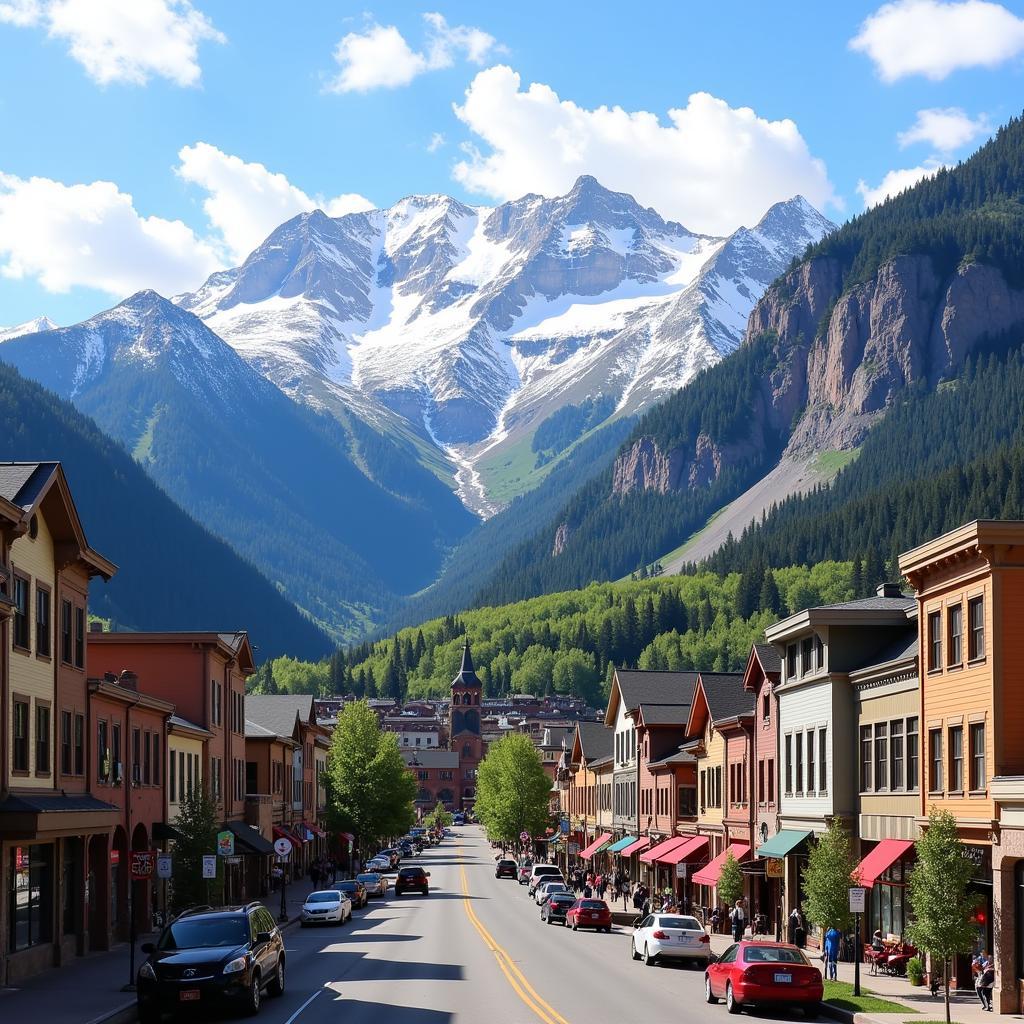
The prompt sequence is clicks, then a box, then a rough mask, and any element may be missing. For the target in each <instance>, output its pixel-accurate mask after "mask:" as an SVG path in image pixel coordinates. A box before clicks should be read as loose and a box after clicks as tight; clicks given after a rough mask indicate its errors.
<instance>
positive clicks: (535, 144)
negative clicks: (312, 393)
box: [0, 0, 1024, 325]
mask: <svg viewBox="0 0 1024 1024" xmlns="http://www.w3.org/2000/svg"><path fill="white" fill-rule="evenodd" d="M1022 7H1024V5H1021V4H1004V5H999V4H995V3H989V2H983V0H963V2H959V0H958V2H943V0H900V2H898V3H895V4H889V5H886V6H884V7H882V6H881V5H879V4H878V3H863V4H861V3H852V2H844V3H841V4H821V3H812V2H780V0H776V2H775V3H772V4H755V3H750V2H743V3H741V2H719V3H717V4H713V5H712V4H695V3H689V2H682V3H681V2H673V3H646V4H635V5H629V6H627V5H623V4H617V3H610V2H607V3H605V2H593V0H591V2H589V3H585V4H584V3H575V2H564V3H551V2H550V0H549V2H547V3H534V2H530V0H521V2H519V3H516V4H502V5H482V4H469V3H445V4H442V5H425V6H422V7H420V6H415V5H411V4H408V3H377V4H374V5H373V6H372V7H371V8H369V9H368V10H367V9H366V8H364V7H363V6H361V5H360V6H357V5H349V4H344V3H298V4H282V3H280V2H277V0H274V2H270V0H245V2H239V0H194V3H193V4H192V5H191V6H190V5H188V4H186V3H184V2H183V0H121V2H117V0H0V269H2V271H3V274H2V276H0V325H4V324H14V323H18V322H21V321H24V320H27V319H29V318H31V317H34V316H37V315H40V314H43V313H45V314H48V315H49V316H51V317H52V318H53V319H55V320H57V321H58V322H59V323H61V324H67V323H72V322H75V321H77V320H80V319H83V318H85V317H87V316H89V315H91V314H92V313H95V312H97V311H98V310H100V309H103V308H106V307H108V306H110V305H112V304H113V303H114V302H115V301H116V300H117V299H118V298H120V297H123V295H124V294H127V293H128V292H129V291H132V290H134V289H135V288H136V287H142V286H144V285H145V284H151V285H152V286H153V287H157V288H158V289H160V290H165V291H171V290H173V289H174V288H176V287H177V288H183V287H195V286H198V285H199V284H200V283H201V281H202V279H203V277H204V276H205V274H206V273H207V272H209V271H210V270H212V269H214V268H215V267H216V266H223V265H232V264H233V263H234V262H235V260H236V259H237V258H238V257H239V256H240V255H241V254H244V252H246V251H248V249H249V248H250V247H251V245H253V244H255V243H256V241H258V240H259V238H262V237H263V236H264V235H265V234H266V232H267V230H269V229H270V228H271V227H272V226H273V225H274V224H275V223H277V222H279V221H280V220H283V219H285V218H286V216H288V215H292V214H293V213H294V212H297V210H298V209H299V208H303V207H304V206H308V205H313V204H322V205H327V206H329V208H330V209H331V212H342V211H344V210H345V209H350V208H359V207H360V206H361V205H364V202H365V201H369V202H370V203H372V204H374V205H377V206H386V205H390V204H391V203H393V202H394V201H395V200H397V199H399V198H400V197H402V196H404V195H408V194H410V193H415V192H448V193H450V194H453V195H455V196H457V197H459V198H461V199H463V200H465V201H467V202H473V203H495V202H499V201H502V200H503V199H506V198H511V197H513V196H515V195H519V194H522V193H524V192H527V191H549V192H550V191H555V190H559V189H560V188H561V187H563V183H564V187H568V185H570V184H571V181H572V179H573V178H574V177H575V175H576V173H578V172H583V171H589V172H591V173H594V174H596V175H597V177H598V178H599V179H601V180H602V181H605V183H606V184H609V185H610V186H612V187H615V188H620V189H623V190H626V191H631V192H633V193H634V194H635V195H636V196H637V198H638V199H639V200H641V201H642V202H644V203H646V204H648V205H652V206H655V208H657V209H658V210H659V212H661V213H662V214H663V215H665V216H670V217H673V218H675V219H680V220H683V222H684V223H686V224H687V226H688V227H691V228H694V229H697V230H705V231H710V232H714V233H723V232H724V231H726V230H731V229H733V228H735V227H736V226H738V225H739V223H751V222H753V221H754V220H756V219H757V217H758V216H759V215H760V213H762V212H763V210H764V209H765V208H767V205H769V203H770V202H771V201H774V200H777V199H782V198H787V197H788V196H789V195H791V194H792V193H793V192H795V191H804V192H805V193H806V192H815V190H816V194H812V195H809V198H811V199H812V201H815V202H816V203H817V205H819V206H822V207H823V209H824V212H825V213H826V214H827V215H828V216H830V217H831V218H832V219H833V220H842V219H845V218H846V217H847V216H850V215H852V214H854V213H857V212H859V211H860V210H862V209H863V208H864V205H865V198H867V199H869V200H871V199H873V198H876V197H877V196H878V195H879V194H880V193H879V192H877V191H873V190H877V189H878V188H879V187H880V186H882V185H883V183H885V182H886V175H889V174H890V173H891V172H894V171H898V170H904V171H907V172H912V173H908V174H907V175H905V176H904V177H902V178H890V179H889V182H890V183H892V182H896V184H900V183H904V182H908V181H910V180H912V178H913V177H914V176H915V175H919V174H920V173H922V172H923V169H926V168H928V167H932V166H935V165H936V164H938V163H940V162H954V161H955V160H956V159H958V158H961V157H963V156H966V155H967V154H968V153H970V152H971V151H972V150H973V149H975V148H977V146H978V145H979V144H980V142H981V141H983V140H984V138H985V137H987V135H988V134H989V132H990V130H991V129H992V128H994V127H996V126H998V125H999V124H1000V123H1002V122H1004V121H1005V120H1007V119H1008V118H1009V117H1011V116H1014V115H1016V114H1017V113H1019V112H1020V103H1019V100H1018V99H1015V98H1017V97H1020V96H1021V88H1020V87H1021V73H1022V66H1024V63H1022V62H1024V9H1022ZM128 8H133V9H134V10H135V15H134V20H132V22H131V23H130V24H127V25H126V24H125V16H124V13H123V11H124V10H125V9H128ZM430 12H436V13H437V14H439V15H440V19H437V18H435V19H433V20H427V19H426V18H425V17H424V15H426V14H428V13H430ZM146 19H151V21H150V22H149V23H147V21H146ZM865 25H866V26H867V28H865ZM346 37H348V39H347V43H345V44H342V41H343V40H344V39H346ZM168 38H171V40H172V41H171V42H170V43H168V42H167V39H168ZM858 38H859V39H860V42H859V43H858V44H856V46H855V47H851V40H855V39H858ZM339 44H342V55H341V58H340V59H339V56H338V48H339ZM140 55H143V56H140ZM495 68H497V70H492V69H495ZM503 69H510V70H503ZM514 75H518V76H519V77H518V81H517V80H516V79H515V77H514ZM477 76H481V77H479V78H478V77H477ZM531 85H535V90H534V92H533V93H531V94H529V95H528V94H527V90H528V89H530V87H531ZM467 90H469V91H470V98H469V99H468V100H467ZM693 94H706V95H702V96H701V97H700V98H699V99H698V100H696V101H691V99H690V97H691V96H692V95H693ZM566 104H571V107H567V106H566ZM456 105H458V106H459V107H461V108H462V113H461V115H460V114H459V113H457V112H456V110H455V106H456ZM602 107H608V108H621V112H620V113H619V114H614V113H612V114H608V115H604V114H601V113H600V108H602ZM741 108H750V109H751V110H752V112H753V113H752V114H750V113H745V112H742V110H741ZM671 110H684V111H686V112H687V113H686V115H685V116H684V117H683V118H682V119H681V120H680V121H679V122H678V123H676V124H675V127H674V129H673V122H672V120H671V118H670V114H669V111H671ZM595 111H598V112H597V113H595ZM922 111H924V112H929V111H932V112H940V113H933V114H928V113H926V114H925V115H923V116H922V115H921V112H922ZM951 111H952V112H951ZM643 112H646V113H647V115H649V116H647V117H644V116H643ZM755 115H756V116H755ZM655 119H657V122H655ZM787 120H788V121H791V122H792V125H786V124H782V125H780V124H779V122H786V121H787ZM915 125H916V126H917V128H916V130H914V131H912V129H913V128H914V126H915ZM908 132H909V133H910V134H909V135H907V134H906V133H908ZM901 133H904V138H903V140H902V142H901V140H900V136H901ZM200 143H203V144H205V146H203V147H199V146H198V144H200ZM185 147H189V149H188V150H186V151H185V153H186V155H185V156H182V155H181V154H182V152H183V150H184V148H185ZM467 147H468V148H467ZM251 165H262V168H255V167H253V166H251ZM271 175H280V176H283V177H275V178H272V177H271ZM98 183H108V184H106V185H99V184H98ZM76 186H77V188H76ZM858 186H860V187H859V188H858ZM268 187H269V188H270V193H271V194H269V196H268V191H267V190H268ZM129 197H130V198H129ZM332 203H333V207H331V205H330V204H332ZM178 222H180V223H178Z"/></svg>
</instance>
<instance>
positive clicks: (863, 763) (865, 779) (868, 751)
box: [860, 725, 874, 793]
mask: <svg viewBox="0 0 1024 1024" xmlns="http://www.w3.org/2000/svg"><path fill="white" fill-rule="evenodd" d="M872 750H873V748H872V745H871V726H870V725H862V726H861V727H860V788H861V792H862V793H870V792H871V766H872V764H873V763H874V761H873V759H874V754H873V752H872Z"/></svg>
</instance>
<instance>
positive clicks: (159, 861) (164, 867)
mask: <svg viewBox="0 0 1024 1024" xmlns="http://www.w3.org/2000/svg"><path fill="white" fill-rule="evenodd" d="M171 863H172V862H171V855H170V854H169V853H158V854H157V855H156V877H157V878H170V877H171Z"/></svg>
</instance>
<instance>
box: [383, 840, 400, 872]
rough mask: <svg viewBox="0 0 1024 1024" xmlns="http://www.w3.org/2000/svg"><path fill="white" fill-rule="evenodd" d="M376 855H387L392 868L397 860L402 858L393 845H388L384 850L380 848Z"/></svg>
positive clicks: (395, 865) (395, 866)
mask: <svg viewBox="0 0 1024 1024" xmlns="http://www.w3.org/2000/svg"><path fill="white" fill-rule="evenodd" d="M377 856H378V857H387V859H388V862H389V863H390V865H391V868H392V870H394V869H395V868H397V867H398V863H399V861H400V860H401V859H402V855H401V853H399V851H398V850H396V849H395V847H393V846H389V847H388V848H387V849H386V850H381V851H380V853H378V854H377Z"/></svg>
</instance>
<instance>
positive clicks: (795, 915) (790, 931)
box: [786, 907, 800, 946]
mask: <svg viewBox="0 0 1024 1024" xmlns="http://www.w3.org/2000/svg"><path fill="white" fill-rule="evenodd" d="M799 927H800V911H799V910H797V909H796V907H794V908H793V909H792V910H791V911H790V912H789V917H788V918H787V919H786V937H787V938H788V939H789V944H790V945H791V946H795V945H796V930H797V928H799Z"/></svg>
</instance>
